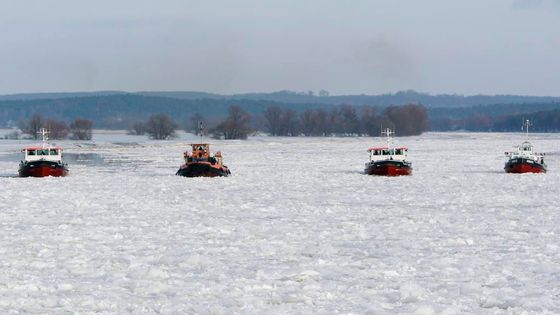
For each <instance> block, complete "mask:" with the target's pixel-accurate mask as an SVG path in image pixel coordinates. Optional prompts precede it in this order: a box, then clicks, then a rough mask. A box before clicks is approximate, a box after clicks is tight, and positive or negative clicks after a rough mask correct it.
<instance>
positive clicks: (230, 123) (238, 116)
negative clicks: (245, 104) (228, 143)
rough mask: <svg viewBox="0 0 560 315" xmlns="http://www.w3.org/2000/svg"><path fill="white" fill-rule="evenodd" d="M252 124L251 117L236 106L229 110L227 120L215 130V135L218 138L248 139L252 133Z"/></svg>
mask: <svg viewBox="0 0 560 315" xmlns="http://www.w3.org/2000/svg"><path fill="white" fill-rule="evenodd" d="M250 123H251V115H249V114H248V113H247V112H246V111H245V110H243V108H241V107H240V106H237V105H234V106H231V107H230V108H229V114H228V116H227V118H226V119H225V120H224V121H222V122H221V123H220V124H219V125H218V126H217V127H216V128H214V130H213V133H214V136H215V137H217V138H222V137H223V138H224V139H247V137H248V136H249V133H251V132H252V130H251V127H250Z"/></svg>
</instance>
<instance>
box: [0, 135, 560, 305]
mask: <svg viewBox="0 0 560 315" xmlns="http://www.w3.org/2000/svg"><path fill="white" fill-rule="evenodd" d="M115 136H116V137H115ZM96 137H97V138H96V141H94V142H90V143H87V142H72V141H63V142H60V143H59V144H61V145H63V146H64V147H65V148H66V155H67V157H68V162H69V164H70V165H69V169H70V176H68V177H66V178H42V179H37V178H17V177H15V175H16V174H17V167H18V163H19V156H18V152H19V149H21V147H23V146H26V145H28V144H30V143H33V142H29V141H16V140H2V141H0V175H1V176H2V177H0V189H1V194H0V224H1V226H0V267H1V269H0V313H3V314H7V313H14V314H19V313H58V314H60V313H65V312H77V313H114V314H123V313H135V314H138V313H163V314H185V313H204V314H210V313H212V314H231V313H244V314H254V313H273V314H286V313H298V314H311V313H321V314H333V313H358V314H364V313H365V314H521V313H524V312H526V313H527V314H531V313H550V314H554V313H560V214H559V211H560V210H559V204H560V185H559V183H560V149H559V146H558V144H559V143H560V135H558V134H534V135H531V138H532V141H533V143H534V145H535V149H536V150H538V151H543V152H547V153H548V154H547V156H546V162H547V163H548V165H549V172H548V173H547V174H526V175H514V174H506V173H504V172H503V165H504V162H505V159H506V158H505V157H504V155H503V152H504V151H508V150H510V149H511V148H512V146H513V145H514V144H518V143H520V141H521V140H522V139H523V135H522V134H475V133H427V134H424V135H422V136H418V137H406V138H397V139H396V142H397V143H398V144H402V145H407V146H408V147H409V148H410V154H409V156H410V159H411V160H412V162H413V167H414V173H413V175H412V176H410V177H399V178H385V177H374V176H367V175H363V174H362V171H363V167H364V163H365V162H366V160H367V153H366V149H367V148H368V147H369V146H371V145H373V144H379V143H382V141H383V140H382V139H380V138H273V137H256V138H251V139H249V140H247V141H217V140H210V142H211V143H212V149H213V151H215V150H221V151H222V153H223V155H224V160H225V162H226V164H227V165H228V166H229V167H230V169H231V171H232V173H233V175H232V176H231V177H228V178H213V179H208V178H192V179H189V178H182V177H178V176H175V175H174V174H175V171H176V170H177V169H178V166H179V165H180V164H181V162H182V152H183V151H184V150H185V148H186V145H185V144H186V143H187V142H188V141H189V140H190V139H188V138H186V136H184V135H183V136H182V138H180V139H177V140H173V141H162V142H158V141H149V140H147V139H145V138H143V137H133V136H125V135H113V134H110V133H106V134H98V135H96Z"/></svg>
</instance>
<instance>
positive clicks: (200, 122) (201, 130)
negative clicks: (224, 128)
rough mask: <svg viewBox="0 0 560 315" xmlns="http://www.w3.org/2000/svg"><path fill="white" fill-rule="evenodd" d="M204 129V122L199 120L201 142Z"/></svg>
mask: <svg viewBox="0 0 560 315" xmlns="http://www.w3.org/2000/svg"><path fill="white" fill-rule="evenodd" d="M203 131H204V122H203V121H202V120H199V121H198V134H199V135H200V143H202V133H203Z"/></svg>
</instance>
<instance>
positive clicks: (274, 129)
mask: <svg viewBox="0 0 560 315" xmlns="http://www.w3.org/2000/svg"><path fill="white" fill-rule="evenodd" d="M263 116H264V118H265V120H266V128H267V129H268V131H270V134H271V135H272V136H279V135H280V134H281V129H282V109H281V108H280V107H277V106H271V107H268V108H267V109H266V110H265V112H264V114H263Z"/></svg>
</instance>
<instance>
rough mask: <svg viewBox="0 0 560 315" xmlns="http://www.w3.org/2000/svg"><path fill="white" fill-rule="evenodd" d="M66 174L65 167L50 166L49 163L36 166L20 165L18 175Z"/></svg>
mask: <svg viewBox="0 0 560 315" xmlns="http://www.w3.org/2000/svg"><path fill="white" fill-rule="evenodd" d="M66 175H68V169H67V168H66V167H63V166H61V167H52V166H51V165H40V166H37V167H22V168H21V169H20V170H19V176H20V177H47V176H53V177H62V176H66Z"/></svg>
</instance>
